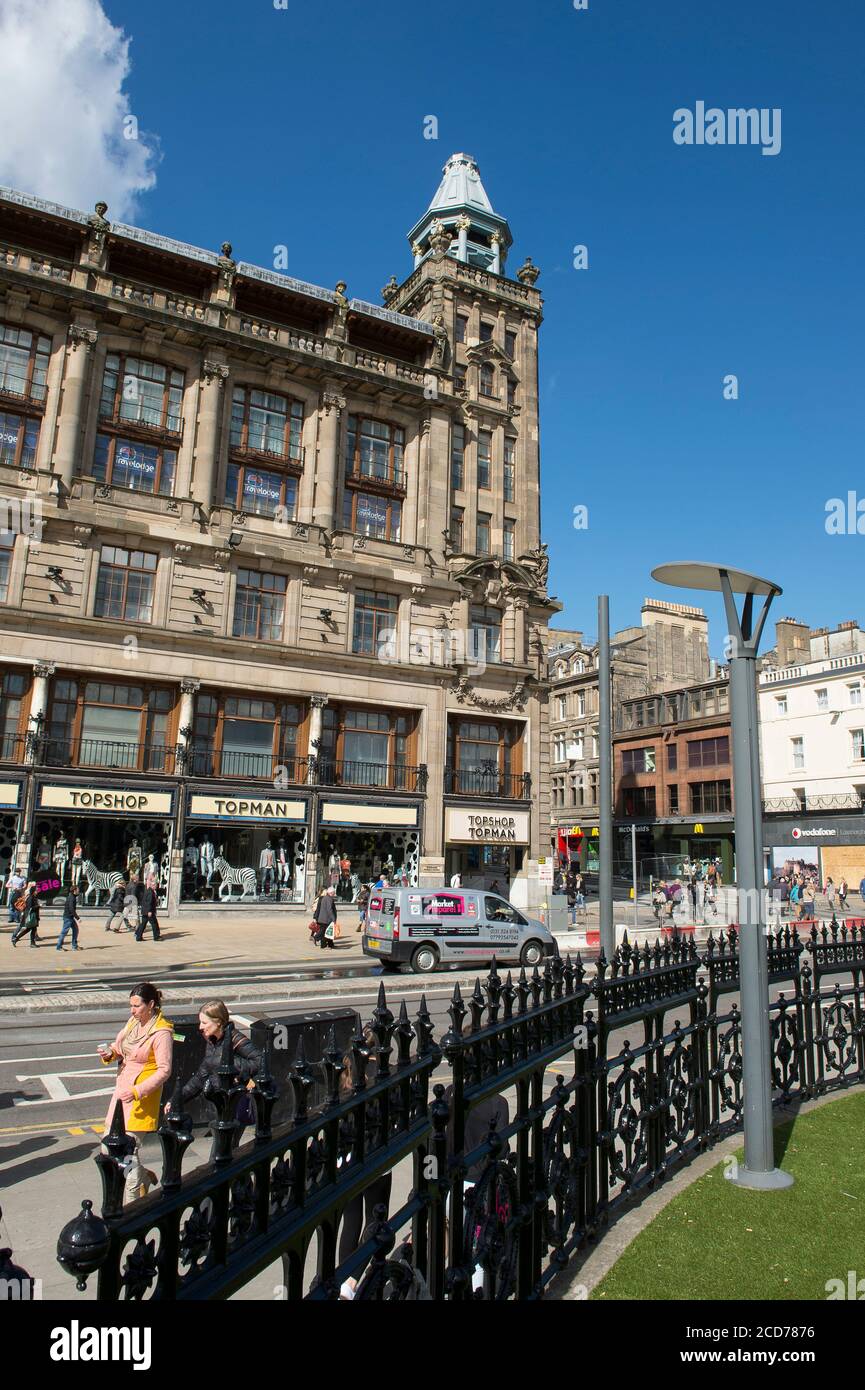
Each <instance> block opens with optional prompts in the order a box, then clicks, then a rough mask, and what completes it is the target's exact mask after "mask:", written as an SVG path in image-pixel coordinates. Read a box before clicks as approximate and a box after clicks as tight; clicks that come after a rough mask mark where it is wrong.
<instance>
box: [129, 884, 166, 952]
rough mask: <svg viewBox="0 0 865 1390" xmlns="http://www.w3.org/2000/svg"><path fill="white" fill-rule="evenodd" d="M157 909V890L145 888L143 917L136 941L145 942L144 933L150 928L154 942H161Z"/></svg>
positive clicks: (142, 901)
mask: <svg viewBox="0 0 865 1390" xmlns="http://www.w3.org/2000/svg"><path fill="white" fill-rule="evenodd" d="M157 907H158V902H157V899H156V892H155V890H154V889H153V888H149V887H148V888H145V890H144V892H143V893H142V895H141V917H140V920H139V924H138V930H137V931H136V933H135V940H136V941H142V940H143V938H144V933H145V931H146V930H147V928H148V927H149V928H150V930H151V932H152V933H153V940H154V941H158V940H159V937H160V933H159V922H158V921H157V917H156V910H157Z"/></svg>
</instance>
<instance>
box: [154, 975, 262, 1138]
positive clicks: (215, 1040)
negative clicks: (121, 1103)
mask: <svg viewBox="0 0 865 1390" xmlns="http://www.w3.org/2000/svg"><path fill="white" fill-rule="evenodd" d="M198 1029H199V1032H200V1033H201V1034H202V1035H203V1037H204V1060H203V1061H202V1063H201V1066H200V1067H199V1068H198V1071H197V1072H196V1073H195V1075H194V1076H191V1077H190V1079H189V1080H188V1081H187V1083H186V1085H185V1086H184V1088H183V1091H182V1092H181V1095H182V1098H183V1099H184V1100H193V1099H194V1097H195V1096H200V1095H201V1093H202V1091H204V1093H205V1095H206V1094H207V1084H208V1082H211V1083H212V1084H214V1085H215V1084H216V1082H217V1073H218V1071H219V1067H220V1063H221V1062H222V1045H223V1042H224V1041H225V1034H226V1031H228V1032H229V1033H230V1034H231V1050H232V1054H233V1057H234V1072H235V1075H236V1076H237V1079H238V1080H239V1081H245V1082H246V1083H247V1088H249V1087H250V1085H251V1083H252V1078H253V1077H254V1076H256V1075H257V1073H258V1069H259V1066H260V1065H261V1053H260V1052H259V1050H258V1048H257V1047H253V1045H252V1043H251V1042H250V1040H249V1038H247V1037H246V1036H245V1035H244V1034H243V1033H239V1032H238V1031H237V1029H236V1028H235V1026H234V1024H233V1023H232V1021H231V1019H230V1017H229V1013H228V1009H227V1008H226V1006H225V1004H224V1003H223V1002H222V1000H221V999H215V1000H214V1001H213V1002H212V1003H210V1004H205V1005H204V1006H203V1007H202V1008H201V1009H199V1011H198ZM169 1104H170V1102H169ZM247 1105H248V1101H247V1098H246V1097H244V1099H243V1100H242V1101H241V1102H240V1105H239V1106H238V1111H237V1118H238V1120H239V1124H238V1127H237V1129H236V1130H235V1131H234V1135H233V1138H232V1146H233V1147H234V1148H236V1147H237V1145H238V1144H239V1143H240V1137H241V1135H242V1133H243V1131H244V1129H245V1128H246V1125H247V1124H248V1123H249V1122H250V1119H251V1116H250V1114H249V1113H248V1111H247V1113H246V1115H245V1114H244V1107H246V1106H247ZM165 1109H166V1110H168V1105H166V1106H165Z"/></svg>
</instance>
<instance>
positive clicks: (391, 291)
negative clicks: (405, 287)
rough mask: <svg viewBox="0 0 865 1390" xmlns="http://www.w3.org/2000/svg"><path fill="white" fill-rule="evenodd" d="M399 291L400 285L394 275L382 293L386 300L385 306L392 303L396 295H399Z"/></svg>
mask: <svg viewBox="0 0 865 1390" xmlns="http://www.w3.org/2000/svg"><path fill="white" fill-rule="evenodd" d="M398 290H399V285H398V284H397V278H396V276H395V275H392V276H391V277H390V279H389V280H388V282H387V284H386V285H385V286H384V288H383V289H382V292H381V297H382V299H383V300H384V302H385V304H389V303H390V301H391V300H392V299H393V297H394V295H395V294H396V293H397V291H398Z"/></svg>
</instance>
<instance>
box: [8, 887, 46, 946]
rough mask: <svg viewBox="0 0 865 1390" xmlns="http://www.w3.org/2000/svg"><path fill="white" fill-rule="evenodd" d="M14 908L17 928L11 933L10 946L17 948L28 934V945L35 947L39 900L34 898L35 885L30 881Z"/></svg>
mask: <svg viewBox="0 0 865 1390" xmlns="http://www.w3.org/2000/svg"><path fill="white" fill-rule="evenodd" d="M15 906H16V907H17V909H18V917H19V920H18V926H17V927H16V928H15V930H14V932H13V933H12V945H13V946H17V945H18V942H19V941H20V940H21V938H22V936H26V935H27V934H28V932H29V934H30V945H31V946H35V945H36V942H37V940H38V936H37V932H38V929H39V899H38V897H37V896H36V884H35V883H34V882H33V880H32V879H31V881H30V882H29V883H28V884H27V885H26V887H25V889H24V893H23V895H22V896H21V897H20V898H18V900H17V902H16V904H15Z"/></svg>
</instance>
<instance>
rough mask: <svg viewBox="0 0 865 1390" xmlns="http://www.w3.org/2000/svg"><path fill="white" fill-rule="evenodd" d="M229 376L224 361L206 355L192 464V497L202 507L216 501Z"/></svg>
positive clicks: (199, 389)
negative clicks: (220, 427) (224, 389)
mask: <svg viewBox="0 0 865 1390" xmlns="http://www.w3.org/2000/svg"><path fill="white" fill-rule="evenodd" d="M227 380H228V367H227V366H226V364H225V363H224V362H214V361H211V360H210V359H209V358H205V359H204V364H203V368H202V378H201V383H200V385H199V388H198V431H197V433H196V437H195V457H194V461H193V465H192V488H191V493H192V499H193V501H194V502H198V503H199V504H200V505H201V506H202V507H208V508H209V507H212V506H213V505H214V498H213V486H214V481H215V476H216V464H217V457H218V456H217V449H218V440H219V422H220V418H221V416H222V392H223V387H224V386H225V383H226V381H227Z"/></svg>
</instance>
